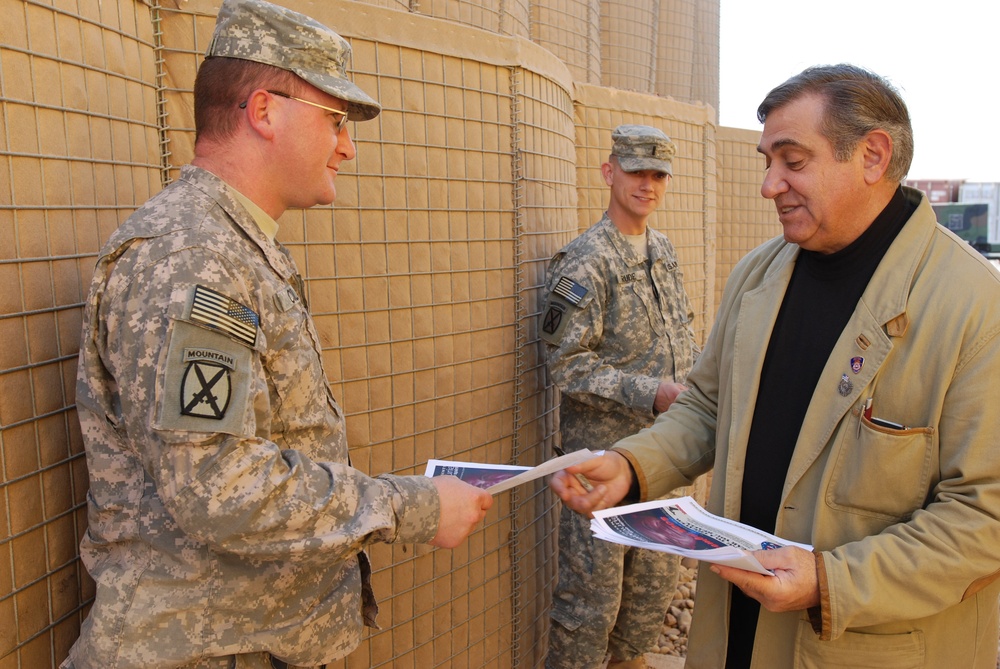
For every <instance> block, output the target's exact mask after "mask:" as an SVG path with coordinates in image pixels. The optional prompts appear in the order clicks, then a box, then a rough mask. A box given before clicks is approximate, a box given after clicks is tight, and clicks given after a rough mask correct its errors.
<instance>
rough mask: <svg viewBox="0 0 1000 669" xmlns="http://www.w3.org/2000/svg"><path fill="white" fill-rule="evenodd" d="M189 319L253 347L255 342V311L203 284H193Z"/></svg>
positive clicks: (256, 319)
mask: <svg viewBox="0 0 1000 669" xmlns="http://www.w3.org/2000/svg"><path fill="white" fill-rule="evenodd" d="M191 320H192V321H196V322H198V323H204V324H205V325H208V326H210V327H213V328H215V329H216V330H220V331H222V332H225V333H226V334H227V335H229V336H230V337H232V338H233V339H235V340H236V341H240V342H243V343H244V344H246V345H247V346H250V347H253V345H254V344H256V343H257V326H258V325H260V317H259V316H258V315H257V312H255V311H253V310H252V309H250V308H249V307H245V306H243V305H242V304H240V303H239V302H237V301H236V300H233V299H230V298H228V297H226V296H225V295H223V294H222V293H219V292H216V291H214V290H212V289H211V288H206V287H205V286H195V288H194V300H193V301H192V302H191Z"/></svg>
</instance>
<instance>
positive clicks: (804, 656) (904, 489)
mask: <svg viewBox="0 0 1000 669" xmlns="http://www.w3.org/2000/svg"><path fill="white" fill-rule="evenodd" d="M905 190H906V194H907V197H909V198H919V197H921V196H920V194H919V193H917V192H916V191H912V190H909V189H905ZM797 253H798V247H797V246H795V245H792V244H787V243H785V242H784V241H783V240H782V239H780V238H778V239H775V240H772V241H770V242H767V243H765V244H764V245H762V246H761V247H759V248H758V249H756V250H755V251H753V252H752V253H751V254H749V255H748V256H747V257H746V258H745V259H744V260H743V261H741V263H740V264H739V265H738V266H737V267H736V269H735V270H734V271H733V273H732V275H731V277H730V279H729V281H728V283H727V286H726V291H725V294H724V295H723V299H722V304H721V308H720V310H719V315H718V319H717V321H716V323H715V325H714V328H713V331H712V333H711V335H710V337H709V340H708V343H707V345H706V347H705V350H704V352H703V353H702V355H701V357H700V358H699V360H698V362H697V363H696V365H695V367H694V369H693V370H692V372H691V374H690V376H689V379H688V382H689V385H690V386H692V390H691V391H689V392H687V393H685V394H683V395H682V396H681V398H680V399H679V400H678V401H677V402H676V403H675V404H674V406H673V407H671V409H670V410H669V411H668V412H667V413H665V414H663V415H661V416H660V417H659V418H658V420H657V421H656V423H655V424H654V425H653V427H651V428H650V429H648V430H644V431H642V432H641V433H639V434H638V435H636V436H633V437H629V438H626V439H624V440H622V441H620V442H618V444H617V445H616V448H618V449H619V450H621V451H623V452H624V453H625V454H626V455H627V457H629V459H630V460H631V461H632V463H633V466H634V467H635V468H636V472H637V475H638V477H639V480H640V484H641V489H642V494H643V499H652V498H656V497H660V496H663V495H665V494H667V493H669V492H670V491H671V490H672V489H673V488H676V487H678V486H682V485H687V484H689V483H690V482H691V481H692V480H693V479H694V478H695V477H696V476H697V475H699V474H702V473H704V472H706V471H707V470H709V469H710V468H712V467H713V466H715V473H714V479H713V482H712V490H711V494H710V499H709V504H708V507H709V510H711V511H712V512H713V513H717V514H720V515H724V516H726V517H729V518H738V517H739V513H740V509H739V505H740V489H741V486H742V480H743V474H742V472H743V462H744V458H745V448H746V442H747V437H748V434H749V430H750V423H751V419H752V417H753V410H754V404H755V401H756V395H757V384H758V382H759V378H760V369H761V365H762V363H763V360H764V354H765V352H766V350H767V343H768V340H769V338H770V335H771V327H772V325H773V323H774V320H775V318H776V316H777V313H778V309H779V307H780V305H781V301H782V297H783V295H784V292H785V288H786V286H787V284H788V281H789V278H790V277H791V274H792V269H793V266H794V262H795V258H796V255H797ZM857 357H861V358H864V362H863V365H862V366H861V369H860V370H859V371H857V372H855V371H854V370H853V369H852V368H851V360H852V358H857ZM845 377H846V379H847V380H848V381H849V386H850V388H849V390H848V391H847V392H846V394H841V391H840V390H838V388H840V387H842V386H841V381H842V380H843V379H844V378H845ZM998 387H1000V275H998V273H997V272H996V270H995V269H994V268H992V267H990V266H989V264H988V263H987V262H986V261H985V260H984V259H983V258H982V257H981V256H979V254H977V253H976V252H975V251H973V250H972V249H971V247H970V246H969V245H968V244H966V243H965V242H964V241H962V240H960V239H958V238H957V237H956V236H954V235H952V234H951V233H949V232H947V231H945V230H944V229H943V228H941V227H940V226H938V225H937V224H936V220H935V217H934V213H933V211H932V209H931V207H930V205H929V203H928V202H927V200H926V198H922V201H921V202H920V205H919V208H918V209H917V211H916V212H915V213H914V214H913V216H912V217H911V219H910V220H909V221H908V222H907V224H906V225H905V226H904V228H903V230H902V231H901V232H900V234H899V236H898V237H897V239H896V240H895V241H894V243H893V244H892V246H891V248H890V249H889V251H888V252H887V253H886V255H885V258H884V259H883V261H882V263H881V264H880V266H879V267H878V269H877V270H876V272H875V274H874V276H873V277H872V279H871V282H870V283H869V285H868V287H867V289H866V290H865V292H864V294H863V296H862V298H861V301H860V302H859V304H858V306H857V309H856V310H855V312H854V314H853V315H852V317H851V319H850V320H849V322H848V324H847V327H846V328H845V330H844V332H843V333H842V335H841V337H840V339H839V340H838V342H837V343H836V345H835V347H834V350H833V352H832V354H831V356H830V358H829V360H828V362H827V364H826V367H825V369H824V371H823V373H822V375H821V377H820V381H819V383H818V384H817V388H816V391H815V394H814V396H813V399H812V402H811V404H810V407H809V410H808V412H807V413H806V416H805V419H804V421H803V424H802V430H801V433H800V436H799V439H798V442H797V444H796V447H795V452H794V455H793V456H792V460H791V463H790V465H789V469H788V474H787V477H786V480H785V485H784V490H783V492H782V503H781V510H780V511H779V514H778V518H777V526H776V534H778V535H779V536H782V537H784V538H787V539H791V540H794V541H799V542H803V543H810V544H813V545H814V547H815V549H816V550H817V552H820V556H821V565H822V566H821V569H820V574H819V576H820V581H821V595H822V613H823V620H822V630H821V633H820V634H817V632H816V631H815V630H814V628H813V626H812V625H811V624H810V622H809V620H808V617H807V615H806V613H805V612H804V611H800V612H792V613H784V614H773V613H770V612H767V611H765V610H763V609H762V612H761V617H760V622H759V624H758V628H757V637H756V639H757V640H756V645H755V651H754V658H753V667H754V668H755V669H765V668H766V669H781V668H782V667H789V668H791V667H824V668H826V667H851V668H852V669H856V668H858V667H878V668H879V669H891V668H894V667H927V668H932V667H933V668H935V669H936V668H940V667H948V668H954V669H958V668H959V667H961V668H962V669H970V668H977V669H978V668H980V667H981V668H983V669H987V668H988V669H994V668H995V667H996V657H997V632H998V614H997V604H998V593H1000V583H998V582H997V580H996V578H997V576H998V574H1000V443H998V442H1000V400H998V398H997V388H998ZM869 397H871V398H872V408H873V415H875V416H877V417H881V418H885V419H889V420H893V421H896V422H899V423H902V424H903V425H906V426H908V429H906V430H903V431H891V430H887V429H885V428H880V427H878V426H876V425H874V424H872V423H871V422H869V421H868V420H866V419H864V417H863V415H862V412H861V409H862V408H863V406H864V403H865V401H866V400H867V399H868V398H869ZM774 419H775V420H780V419H781V416H780V415H776V416H775V417H774ZM698 579H699V580H698V596H697V600H696V603H695V618H694V624H693V627H692V631H691V638H690V647H689V653H688V659H687V665H686V666H687V667H688V669H718V668H719V667H722V666H724V660H725V652H726V638H727V631H726V630H727V624H728V602H729V584H728V583H727V582H725V581H723V580H722V579H720V578H719V577H717V576H715V575H714V574H712V573H711V572H710V571H709V570H708V569H707V568H705V565H702V568H701V569H700V572H699V576H698Z"/></svg>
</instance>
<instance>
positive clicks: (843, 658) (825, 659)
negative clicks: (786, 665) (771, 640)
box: [795, 620, 924, 669]
mask: <svg viewBox="0 0 1000 669" xmlns="http://www.w3.org/2000/svg"><path fill="white" fill-rule="evenodd" d="M923 667H924V635H923V632H920V631H915V632H907V633H904V634H861V633H858V632H844V633H843V634H842V635H841V636H839V637H838V638H836V639H834V640H833V641H820V640H819V637H818V636H816V633H815V632H814V631H813V629H812V625H810V624H809V621H808V620H800V621H799V630H798V634H797V635H796V638H795V669H923Z"/></svg>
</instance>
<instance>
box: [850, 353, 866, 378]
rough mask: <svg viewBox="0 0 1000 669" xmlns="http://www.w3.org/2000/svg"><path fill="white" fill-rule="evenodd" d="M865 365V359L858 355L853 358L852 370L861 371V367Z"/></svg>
mask: <svg viewBox="0 0 1000 669" xmlns="http://www.w3.org/2000/svg"><path fill="white" fill-rule="evenodd" d="M864 366H865V359H864V358H862V357H861V356H860V355H856V356H854V357H853V358H851V371H852V372H854V373H855V374H857V373H858V372H860V371H861V368H862V367H864Z"/></svg>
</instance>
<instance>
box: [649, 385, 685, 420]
mask: <svg viewBox="0 0 1000 669" xmlns="http://www.w3.org/2000/svg"><path fill="white" fill-rule="evenodd" d="M687 389H688V387H687V386H685V385H684V384H683V383H673V382H671V381H664V382H663V383H661V384H660V387H659V388H657V389H656V397H654V398H653V411H654V412H656V413H657V414H661V413H663V412H664V411H666V410H667V409H669V408H670V405H671V404H673V403H674V400H675V399H677V396H678V395H680V394H681V393H682V392H684V391H685V390H687Z"/></svg>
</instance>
